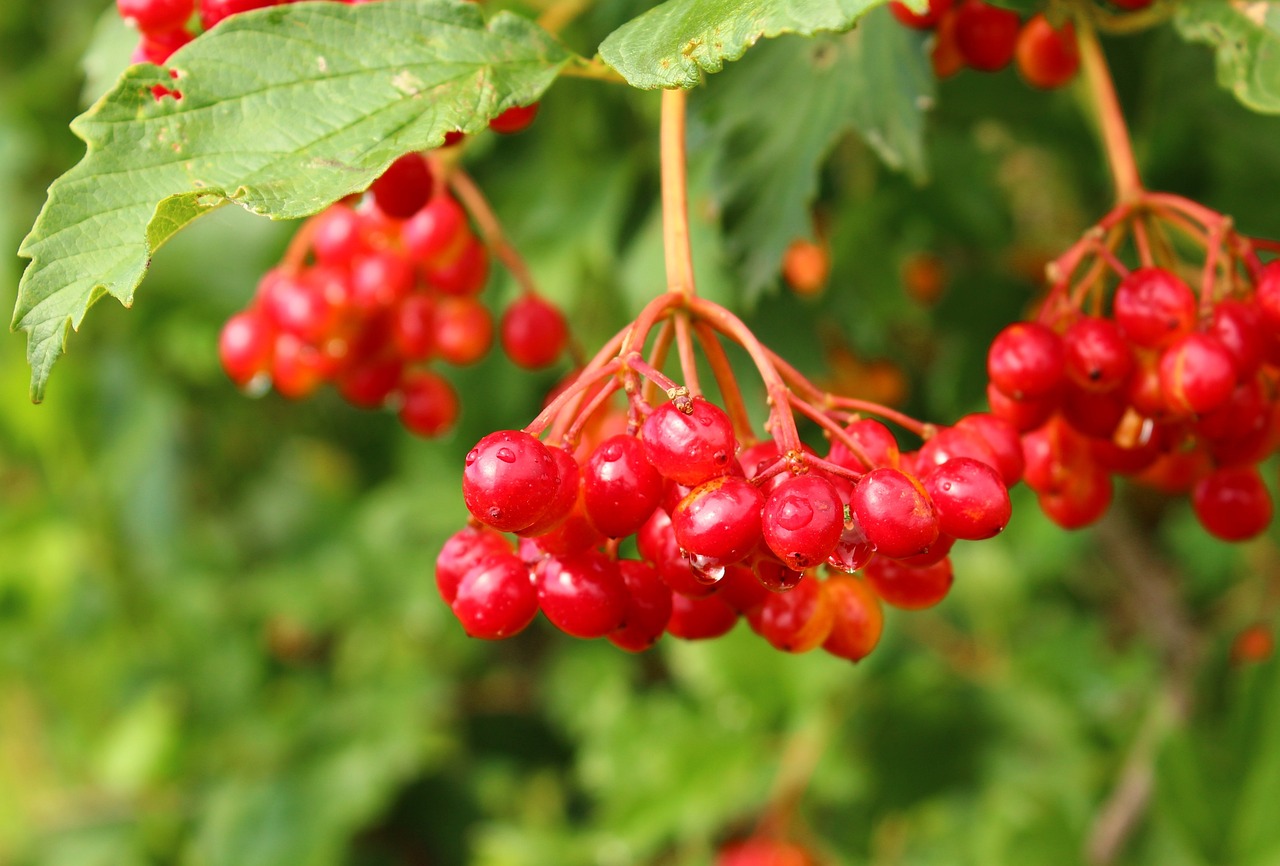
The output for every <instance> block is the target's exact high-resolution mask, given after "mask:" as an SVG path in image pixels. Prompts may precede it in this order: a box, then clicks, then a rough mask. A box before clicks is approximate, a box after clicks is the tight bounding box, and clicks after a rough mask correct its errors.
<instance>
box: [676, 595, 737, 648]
mask: <svg viewBox="0 0 1280 866" xmlns="http://www.w3.org/2000/svg"><path fill="white" fill-rule="evenodd" d="M737 623H738V612H737V611H736V610H734V609H733V608H732V607H731V606H730V605H729V603H728V602H726V601H725V600H724V599H722V598H720V596H719V595H708V596H705V597H703V598H691V597H689V596H687V595H681V594H680V593H675V594H673V595H672V596H671V619H670V620H669V621H668V622H667V631H668V632H670V634H671V635H672V637H678V638H680V639H681V640H707V639H709V638H714V637H720V636H721V635H723V634H727V633H729V632H730V631H732V630H733V627H734V626H735V625H737Z"/></svg>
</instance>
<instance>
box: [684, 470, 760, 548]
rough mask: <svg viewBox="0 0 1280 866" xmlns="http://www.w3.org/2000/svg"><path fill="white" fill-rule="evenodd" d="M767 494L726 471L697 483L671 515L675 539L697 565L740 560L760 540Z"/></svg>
mask: <svg viewBox="0 0 1280 866" xmlns="http://www.w3.org/2000/svg"><path fill="white" fill-rule="evenodd" d="M763 505H764V496H763V495H762V494H761V493H760V491H759V490H758V489H756V487H755V486H754V485H752V484H751V483H750V482H749V481H746V480H744V479H742V478H737V477H734V476H732V475H723V476H721V477H719V478H712V479H711V480H710V481H706V482H704V483H702V484H700V485H698V486H697V487H695V488H694V489H693V490H692V491H691V492H690V493H689V495H688V496H686V497H685V498H684V499H682V500H681V501H680V504H679V506H677V507H676V511H675V513H674V514H673V515H672V516H671V525H672V528H673V529H674V530H675V536H676V543H677V544H679V545H680V549H681V550H682V551H685V552H686V553H687V554H688V555H689V557H690V560H691V562H692V564H693V566H694V568H695V569H703V568H705V569H715V568H719V567H722V566H725V565H729V564H730V563H734V562H738V561H739V560H741V559H743V558H744V557H746V556H747V554H749V553H750V552H751V551H752V550H754V549H755V547H756V545H758V544H759V543H760V539H761V527H760V509H761V508H762V507H763Z"/></svg>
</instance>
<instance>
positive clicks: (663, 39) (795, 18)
mask: <svg viewBox="0 0 1280 866" xmlns="http://www.w3.org/2000/svg"><path fill="white" fill-rule="evenodd" d="M884 2H885V0H667V2H666V3H663V4H662V5H661V6H658V7H655V8H654V9H650V10H649V11H648V12H646V13H645V14H643V15H641V16H640V17H639V18H636V19H634V20H632V21H629V22H627V23H626V24H624V25H623V26H621V27H619V28H618V29H617V30H615V31H614V32H613V33H610V34H609V36H608V38H606V39H605V40H604V42H602V43H601V44H600V56H601V57H602V58H604V61H605V62H606V63H608V64H609V65H610V66H612V67H613V68H614V69H616V70H617V71H618V72H619V73H621V74H622V77H623V78H625V79H626V80H627V83H628V84H630V85H631V86H632V87H639V88H642V89H644V90H653V89H655V88H658V87H684V88H688V87H693V86H695V85H696V84H698V82H699V81H701V80H702V73H704V72H708V73H710V72H719V71H720V70H721V69H722V68H724V64H725V62H726V61H731V60H737V59H738V58H740V57H741V56H742V55H743V54H744V53H746V50H747V49H748V48H750V47H751V46H752V45H755V44H756V43H757V42H759V41H760V40H761V39H772V38H774V37H775V36H781V35H783V34H785V33H795V34H799V35H802V36H812V35H813V34H815V33H821V32H824V31H835V32H839V31H843V30H848V29H849V28H850V27H852V26H853V25H854V24H855V23H856V22H857V20H858V19H859V18H860V17H862V15H863V14H865V13H866V12H867V10H868V9H871V8H873V7H875V6H879V5H880V4H882V3H884Z"/></svg>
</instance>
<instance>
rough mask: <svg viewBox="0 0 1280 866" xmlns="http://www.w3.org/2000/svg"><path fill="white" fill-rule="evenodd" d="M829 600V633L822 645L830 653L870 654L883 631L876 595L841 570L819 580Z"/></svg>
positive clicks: (857, 657) (854, 658) (854, 657)
mask: <svg viewBox="0 0 1280 866" xmlns="http://www.w3.org/2000/svg"><path fill="white" fill-rule="evenodd" d="M822 589H823V592H824V593H826V596H827V599H828V600H829V602H830V604H831V610H832V614H833V621H832V624H831V633H830V634H829V635H827V639H826V640H825V641H823V642H822V648H823V649H824V650H826V651H827V652H829V653H831V655H833V656H838V657H840V658H843V659H848V660H849V661H853V662H856V661H859V660H860V659H864V658H866V657H867V656H868V655H870V654H871V651H872V650H873V649H875V648H876V644H878V643H879V642H880V634H881V632H883V631H884V609H883V608H882V607H881V606H880V598H879V596H877V595H876V594H875V591H874V590H872V589H871V587H869V586H868V585H867V584H866V583H865V582H864V581H861V580H859V579H857V578H856V577H850V576H848V575H844V574H837V575H832V576H831V577H829V578H827V579H826V580H825V581H824V582H823V584H822Z"/></svg>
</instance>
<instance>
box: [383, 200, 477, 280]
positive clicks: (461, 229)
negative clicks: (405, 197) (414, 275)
mask: <svg viewBox="0 0 1280 866" xmlns="http://www.w3.org/2000/svg"><path fill="white" fill-rule="evenodd" d="M400 238H401V241H402V242H403V243H404V248H405V251H406V252H408V253H409V256H410V257H411V258H412V259H413V260H414V261H415V262H417V263H418V264H419V265H421V266H424V267H425V266H435V265H438V264H442V263H445V262H452V261H454V260H455V259H457V257H458V255H459V254H460V253H461V252H462V248H463V246H465V245H466V243H467V241H468V240H469V239H470V238H471V229H470V227H469V226H468V225H467V214H466V211H464V210H463V209H462V205H460V204H458V202H457V201H456V200H455V199H454V198H453V197H452V196H450V195H447V194H445V193H440V194H438V195H436V196H435V197H433V198H432V199H431V200H430V201H428V202H427V204H426V205H425V206H423V207H422V208H421V209H420V210H418V211H417V212H416V213H415V214H414V215H413V216H411V217H410V218H409V219H408V220H406V221H405V223H404V226H403V227H402V228H401V233H400Z"/></svg>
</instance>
